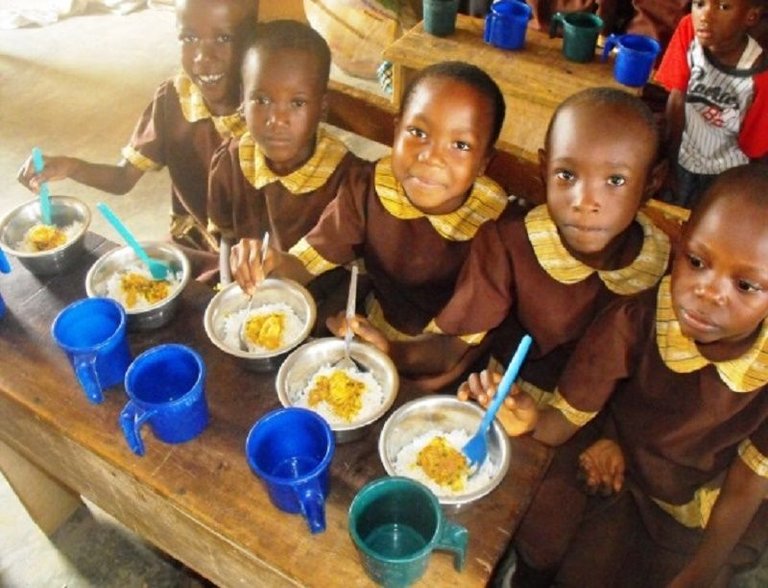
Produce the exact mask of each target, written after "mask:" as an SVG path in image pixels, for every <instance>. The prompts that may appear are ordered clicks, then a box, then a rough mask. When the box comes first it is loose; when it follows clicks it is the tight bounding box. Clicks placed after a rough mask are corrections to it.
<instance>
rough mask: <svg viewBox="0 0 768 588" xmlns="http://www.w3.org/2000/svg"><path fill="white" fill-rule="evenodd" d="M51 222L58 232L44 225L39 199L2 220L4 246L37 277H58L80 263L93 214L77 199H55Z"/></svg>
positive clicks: (0, 230)
mask: <svg viewBox="0 0 768 588" xmlns="http://www.w3.org/2000/svg"><path fill="white" fill-rule="evenodd" d="M51 221H52V224H53V227H55V229H52V228H50V226H46V225H44V224H43V221H42V211H41V209H40V199H39V198H35V199H33V200H29V201H27V202H25V203H23V204H20V205H19V206H17V207H16V208H14V209H12V210H11V211H10V212H8V213H7V214H6V215H5V216H3V218H2V219H0V244H1V245H2V246H3V249H5V251H7V252H8V253H10V254H11V255H13V256H14V257H16V258H17V259H18V260H19V261H20V262H21V264H22V265H23V266H24V267H26V268H27V269H28V270H29V271H30V272H32V273H33V274H39V275H53V274H58V273H61V272H62V271H64V270H66V269H67V268H69V267H70V266H71V265H72V264H73V263H74V262H75V261H77V259H78V258H79V257H80V255H81V254H82V253H83V251H84V247H83V240H84V238H85V233H86V231H87V230H88V226H89V225H90V224H91V211H90V209H89V208H88V206H87V205H86V204H85V203H84V202H82V201H81V200H78V199H77V198H72V197H71V196H51ZM40 247H44V249H42V250H40V249H39V248H40Z"/></svg>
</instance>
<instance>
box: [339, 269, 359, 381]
mask: <svg viewBox="0 0 768 588" xmlns="http://www.w3.org/2000/svg"><path fill="white" fill-rule="evenodd" d="M358 271H359V270H358V269H357V264H356V263H353V264H352V269H351V276H350V278H349V293H348V294H347V309H346V313H345V318H346V319H347V328H346V330H345V331H344V356H343V357H342V358H341V359H340V360H339V361H337V362H336V364H335V367H337V368H339V369H343V370H353V371H357V372H362V371H366V369H365V367H364V366H363V365H361V364H360V363H359V362H358V361H356V360H355V359H353V358H352V355H351V354H350V346H351V345H352V337H353V336H354V333H353V332H352V328H351V327H350V322H351V321H352V319H353V318H355V303H356V299H357V273H358Z"/></svg>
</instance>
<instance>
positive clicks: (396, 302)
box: [291, 157, 507, 340]
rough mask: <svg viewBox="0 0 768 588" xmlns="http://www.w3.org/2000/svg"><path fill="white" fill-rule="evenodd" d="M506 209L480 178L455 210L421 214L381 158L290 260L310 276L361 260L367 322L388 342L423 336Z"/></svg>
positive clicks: (365, 167)
mask: <svg viewBox="0 0 768 588" xmlns="http://www.w3.org/2000/svg"><path fill="white" fill-rule="evenodd" d="M506 203H507V199H506V196H505V194H504V192H503V190H502V189H501V187H500V186H498V185H497V184H496V183H495V182H493V181H492V180H490V179H489V178H487V177H485V176H483V177H480V178H478V179H477V180H476V181H475V184H474V186H473V188H472V191H471V193H470V195H469V196H468V197H467V200H466V201H465V202H464V204H463V205H462V206H461V207H460V208H459V209H457V210H456V211H454V212H451V213H448V214H444V215H427V214H424V213H423V212H421V211H420V210H418V209H417V208H415V207H414V206H413V205H412V204H411V203H410V201H409V200H408V198H407V196H406V195H405V193H404V191H403V188H402V186H400V185H399V183H398V182H397V181H396V180H395V178H394V176H393V174H392V167H391V160H390V158H389V157H385V158H383V159H381V160H379V161H378V162H375V163H364V164H362V165H357V166H355V167H354V168H353V169H351V170H350V172H349V174H347V177H346V179H345V181H344V182H343V184H342V186H341V187H340V190H339V195H338V197H337V198H336V200H334V201H333V202H331V204H329V205H328V208H326V210H325V212H324V213H323V215H322V217H321V218H320V220H319V221H318V224H317V226H315V228H313V229H312V230H311V231H310V232H309V233H308V234H307V236H306V237H305V238H303V239H301V240H300V241H299V242H298V243H297V244H296V245H295V246H294V247H293V248H292V249H291V253H292V254H294V255H296V256H297V257H298V258H299V259H300V260H301V261H302V262H303V263H304V265H305V267H306V268H307V270H309V271H310V273H312V274H314V275H319V274H321V273H323V272H326V271H328V270H329V269H332V268H334V267H336V266H339V265H343V264H346V263H349V262H351V261H353V260H355V259H357V258H362V259H363V261H364V263H365V269H366V271H367V273H368V275H369V277H370V279H371V282H372V285H373V295H372V297H370V298H369V300H368V301H367V307H366V310H367V314H368V317H369V319H370V320H371V322H372V323H373V324H374V325H375V326H377V327H378V328H380V329H382V330H383V331H384V332H385V334H386V335H387V336H388V337H389V338H390V339H400V340H402V339H405V338H408V337H411V336H414V335H418V334H419V333H421V332H422V331H423V329H424V327H425V326H426V325H427V324H428V323H429V322H430V320H432V319H433V318H434V316H435V315H436V314H437V312H438V311H439V310H440V308H442V306H443V304H445V302H446V301H447V300H448V298H449V297H450V295H451V293H452V292H453V288H454V285H455V281H456V277H457V275H458V273H459V269H460V268H461V264H462V262H463V261H464V258H465V257H466V255H467V253H468V251H469V243H470V241H471V240H472V238H473V237H474V236H475V233H476V232H477V230H478V228H479V227H480V226H481V225H482V224H483V223H485V222H486V221H487V220H490V219H494V218H497V217H498V216H499V214H501V212H502V210H503V209H504V207H505V206H506Z"/></svg>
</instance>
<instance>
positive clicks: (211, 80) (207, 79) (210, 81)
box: [197, 73, 224, 86]
mask: <svg viewBox="0 0 768 588" xmlns="http://www.w3.org/2000/svg"><path fill="white" fill-rule="evenodd" d="M223 79H224V74H223V73H219V74H198V76H197V81H198V82H200V84H201V85H203V86H213V85H215V84H218V83H219V82H220V81H221V80H223Z"/></svg>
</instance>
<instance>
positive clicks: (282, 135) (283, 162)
mask: <svg viewBox="0 0 768 588" xmlns="http://www.w3.org/2000/svg"><path fill="white" fill-rule="evenodd" d="M326 83H327V80H326V79H325V78H324V77H323V76H322V75H321V73H320V67H319V64H318V60H317V58H316V57H315V56H313V55H312V54H311V53H308V52H307V51H302V50H299V49H285V50H281V51H266V50H263V49H259V50H253V49H252V50H250V51H248V53H247V54H246V56H245V60H244V62H243V94H244V96H245V100H244V103H243V107H244V109H245V120H246V122H247V124H248V130H249V131H250V133H251V135H252V136H253V138H254V140H255V141H256V142H257V143H258V144H259V147H261V150H262V151H263V152H264V155H265V157H266V158H267V160H268V163H269V166H270V168H271V169H272V171H274V172H275V173H277V174H281V175H285V174H288V173H291V172H292V171H294V170H296V169H298V168H299V167H301V166H302V165H303V164H304V163H305V162H306V161H307V160H308V159H309V158H310V157H311V156H312V153H313V152H314V148H315V134H316V132H317V127H318V125H319V124H320V119H321V117H322V116H323V113H324V112H325V108H326V100H327V97H326Z"/></svg>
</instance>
